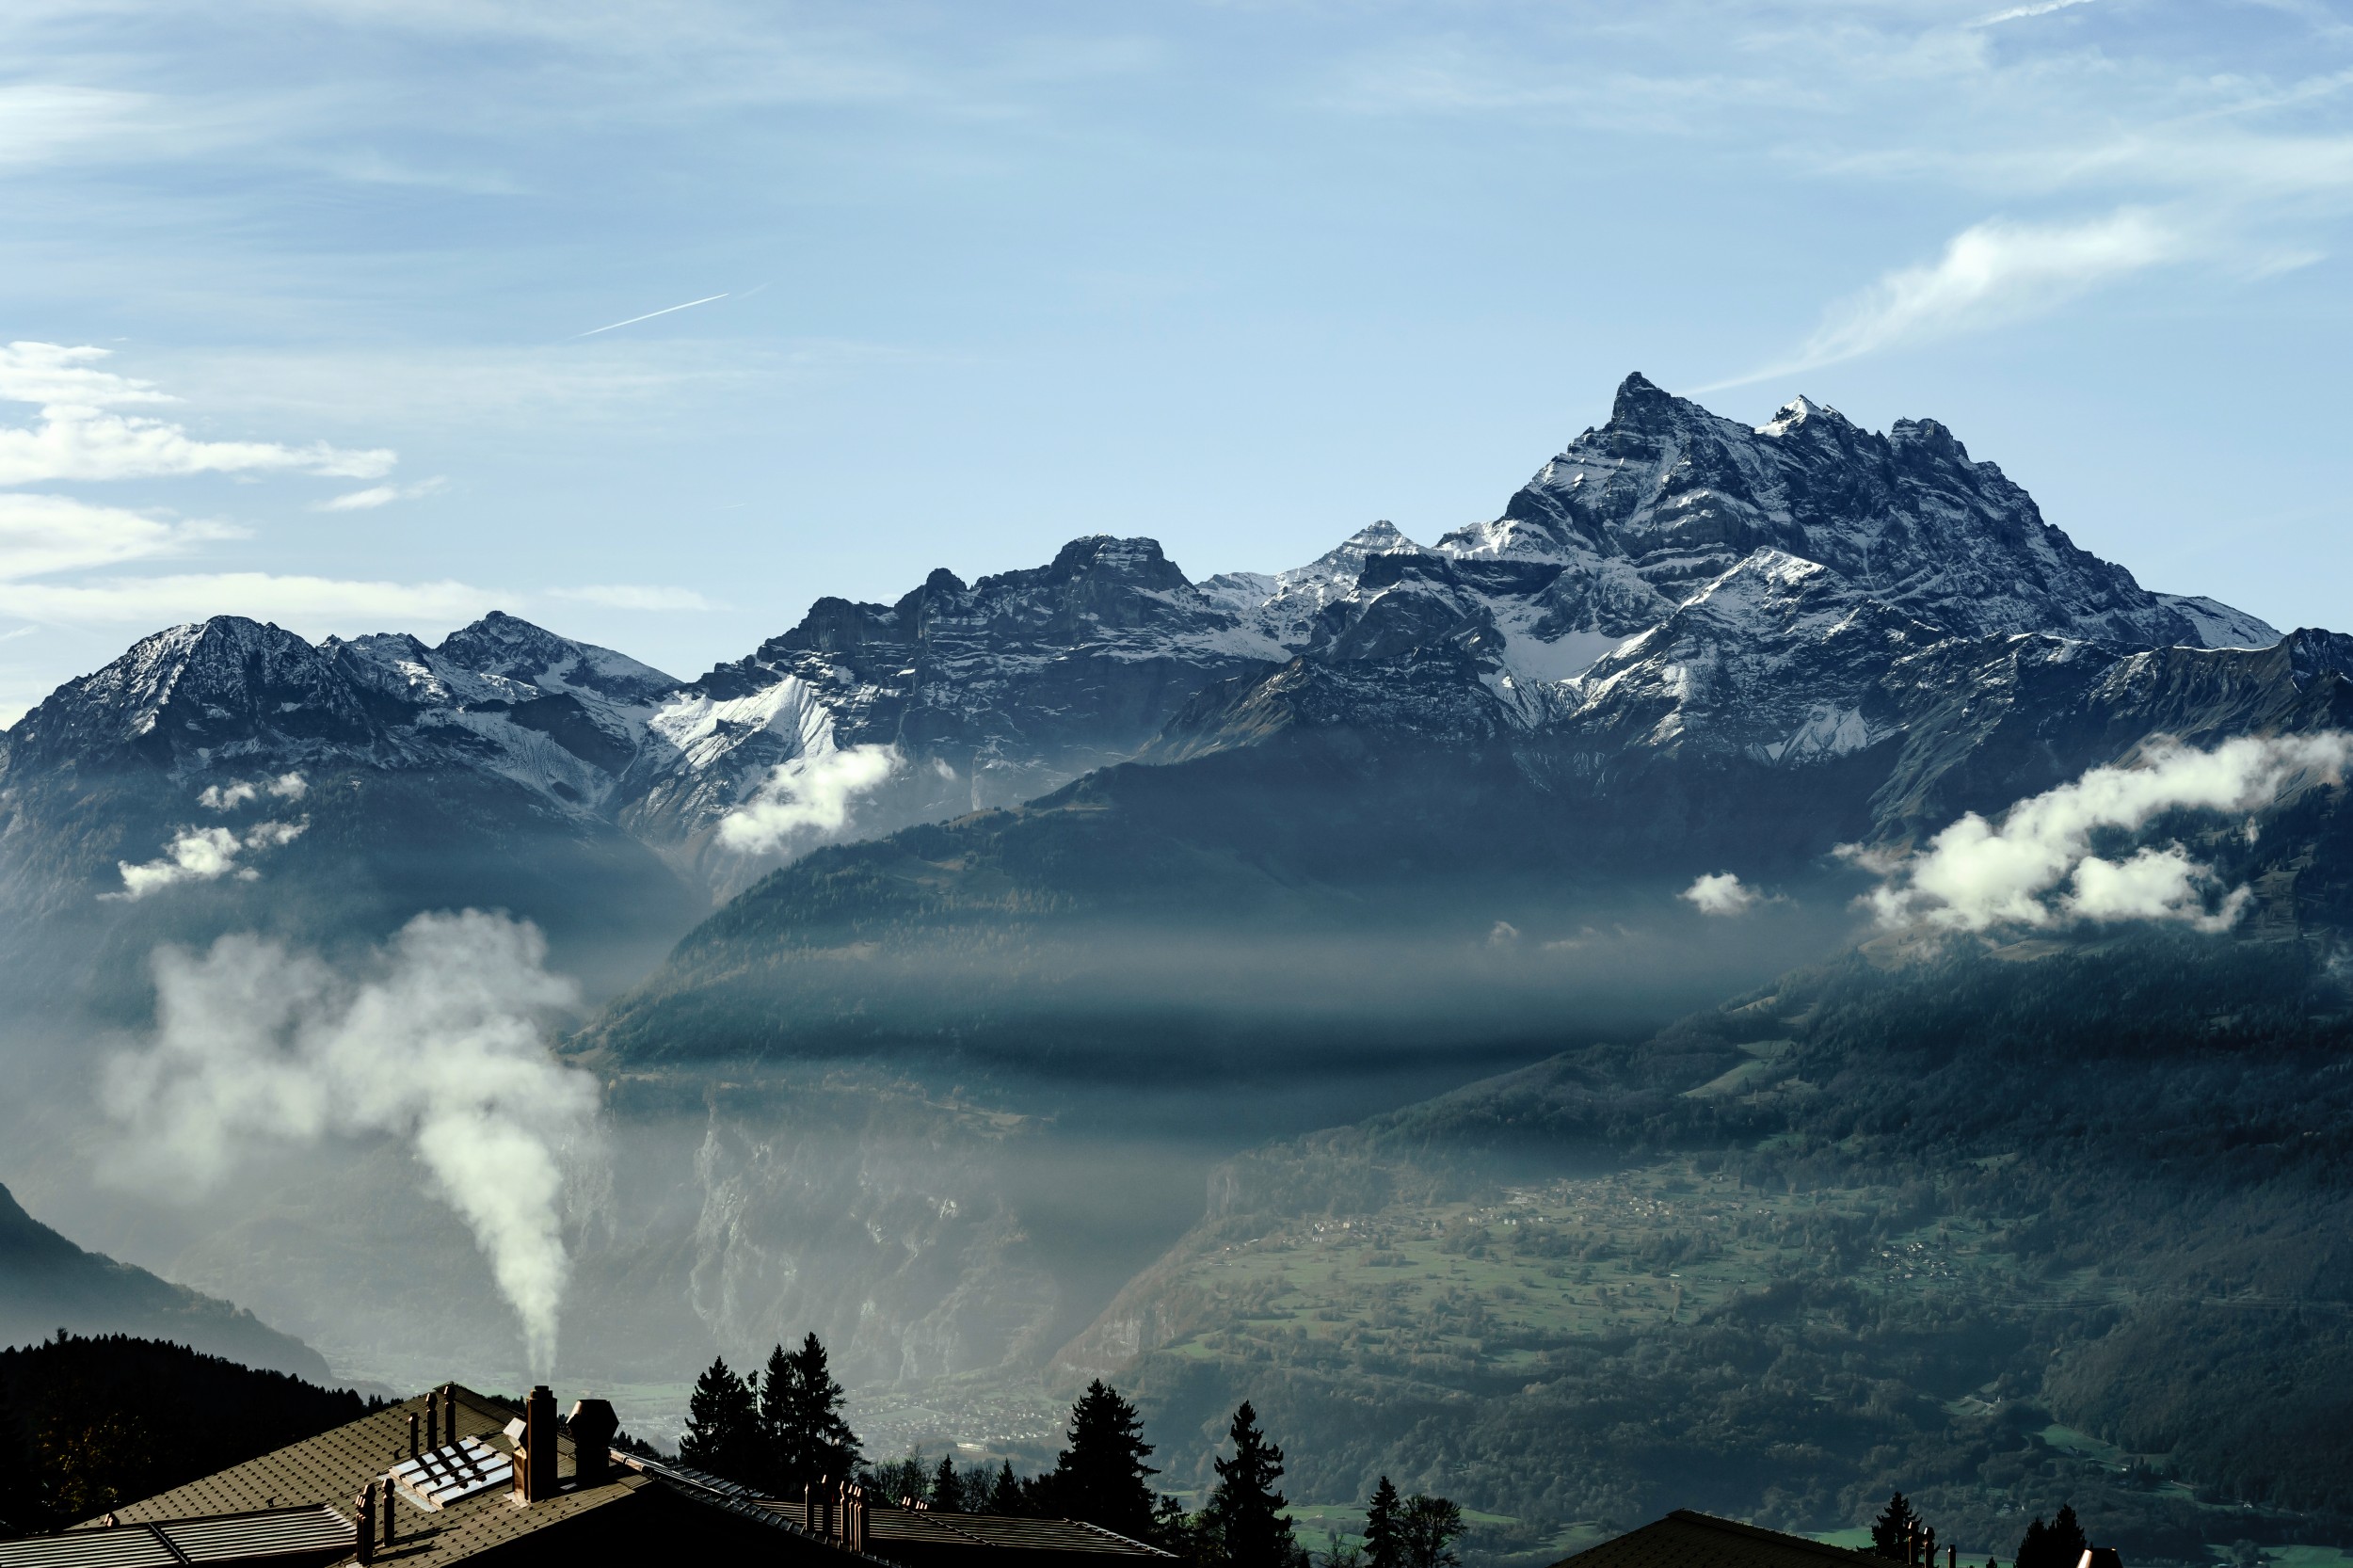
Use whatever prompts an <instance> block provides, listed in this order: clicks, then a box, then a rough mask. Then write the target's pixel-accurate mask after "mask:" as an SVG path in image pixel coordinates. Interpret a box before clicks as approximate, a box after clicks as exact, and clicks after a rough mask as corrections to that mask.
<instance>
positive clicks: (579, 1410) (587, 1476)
mask: <svg viewBox="0 0 2353 1568" xmlns="http://www.w3.org/2000/svg"><path fill="white" fill-rule="evenodd" d="M571 1429H572V1479H573V1480H574V1481H575V1482H576V1483H577V1484H578V1485H580V1486H584V1487H586V1486H602V1485H603V1484H604V1483H605V1482H606V1481H608V1480H612V1479H613V1439H614V1438H615V1437H616V1436H618V1435H619V1434H620V1431H621V1421H620V1417H619V1416H615V1415H614V1414H613V1406H612V1403H611V1402H610V1401H609V1400H579V1401H578V1402H577V1403H575V1404H574V1405H573V1406H572V1416H571Z"/></svg>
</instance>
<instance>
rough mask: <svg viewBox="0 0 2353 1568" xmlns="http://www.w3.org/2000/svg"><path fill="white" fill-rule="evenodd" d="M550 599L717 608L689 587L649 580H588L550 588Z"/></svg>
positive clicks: (611, 606) (616, 606)
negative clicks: (579, 584) (578, 585)
mask: <svg viewBox="0 0 2353 1568" xmlns="http://www.w3.org/2000/svg"><path fill="white" fill-rule="evenodd" d="M548 597H549V598H550V599H568V600H576V601H578V602H579V603H582V604H600V605H602V606H604V608H606V609H608V610H716V609H719V608H721V606H720V605H717V604H714V603H712V601H711V600H708V599H706V598H704V597H703V596H702V595H701V594H698V593H696V591H695V590H694V589H692V588H668V587H659V586H655V585H653V584H638V583H609V584H589V585H588V586H586V587H582V588H550V589H549V590H548Z"/></svg>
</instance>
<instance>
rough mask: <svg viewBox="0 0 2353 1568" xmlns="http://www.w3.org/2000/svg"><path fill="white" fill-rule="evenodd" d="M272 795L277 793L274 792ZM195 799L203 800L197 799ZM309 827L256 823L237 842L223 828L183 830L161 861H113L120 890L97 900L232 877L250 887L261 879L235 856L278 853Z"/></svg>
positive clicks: (304, 823) (141, 895)
mask: <svg viewBox="0 0 2353 1568" xmlns="http://www.w3.org/2000/svg"><path fill="white" fill-rule="evenodd" d="M289 777H292V775H289ZM232 788H234V789H247V788H248V786H247V785H242V784H240V785H235V786H232ZM273 792H275V791H274V790H273ZM198 798H199V799H200V800H201V799H202V797H201V796H200V797H198ZM297 798H298V797H297ZM208 804H209V803H208ZM232 804H233V803H232ZM218 809H226V808H218ZM310 825H311V820H310V819H309V818H308V817H305V818H303V819H302V820H301V821H299V822H264V823H256V824H253V825H252V826H251V827H250V828H248V829H247V830H246V832H245V835H244V836H243V837H242V838H240V837H239V836H238V835H237V834H236V833H235V832H233V831H232V830H231V829H229V828H226V827H184V828H182V829H181V830H180V831H179V832H178V833H176V834H174V835H173V836H172V840H171V842H170V843H169V844H168V845H167V846H165V849H164V853H163V856H161V858H159V859H154V860H149V861H145V862H143V863H141V864H138V865H134V864H132V863H131V862H130V861H128V860H118V861H116V862H115V869H116V870H118V871H120V872H121V873H122V890H121V891H120V892H119V893H101V894H99V895H98V896H99V897H100V898H102V899H126V900H128V899H142V898H145V897H146V896H147V895H148V894H150V893H159V892H161V891H163V890H164V889H165V888H169V887H173V886H176V885H177V884H179V883H183V882H217V881H219V880H220V879H221V878H222V877H224V876H228V875H231V874H232V873H233V874H234V875H235V876H236V877H237V879H238V880H239V881H241V882H251V881H254V880H255V879H257V878H258V877H260V876H261V874H262V873H261V872H257V871H255V870H254V869H253V868H252V867H251V866H244V865H239V864H238V863H237V856H239V855H241V854H243V853H245V852H246V851H248V850H264V849H280V848H283V847H284V846H285V845H287V844H290V843H292V842H294V841H295V840H296V839H299V838H301V837H302V833H303V829H305V828H307V827H309V826H310Z"/></svg>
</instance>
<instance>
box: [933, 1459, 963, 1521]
mask: <svg viewBox="0 0 2353 1568" xmlns="http://www.w3.org/2000/svg"><path fill="white" fill-rule="evenodd" d="M931 1504H932V1507H934V1508H936V1509H937V1510H938V1511H939V1512H942V1513H961V1512H964V1482H962V1481H960V1480H957V1479H956V1456H955V1455H954V1454H952V1453H947V1454H941V1455H940V1456H939V1468H938V1469H936V1470H935V1471H933V1472H932V1495H931Z"/></svg>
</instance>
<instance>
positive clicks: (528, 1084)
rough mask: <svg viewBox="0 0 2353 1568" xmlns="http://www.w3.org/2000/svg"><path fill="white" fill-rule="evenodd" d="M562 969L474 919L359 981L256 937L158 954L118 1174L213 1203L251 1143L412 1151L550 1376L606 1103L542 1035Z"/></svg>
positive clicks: (131, 1070) (559, 993) (534, 939)
mask: <svg viewBox="0 0 2353 1568" xmlns="http://www.w3.org/2000/svg"><path fill="white" fill-rule="evenodd" d="M546 958H547V943H546V941H545V940H544V939H543V938H542V937H541V936H540V935H539V933H538V931H537V929H536V928H535V927H533V926H531V925H529V924H525V923H519V922H517V921H514V920H508V919H506V918H505V917H504V916H500V915H487V914H483V913H481V912H480V911H477V910H471V909H470V910H467V911H465V912H464V913H462V914H455V915H452V914H431V915H420V916H418V917H417V918H416V919H415V920H410V921H409V922H408V925H407V926H406V927H405V928H403V929H402V931H401V932H400V933H399V935H398V936H395V937H393V939H392V943H391V944H390V946H389V948H387V949H386V950H385V951H384V952H381V953H379V954H378V955H376V962H375V963H374V964H373V965H372V966H371V968H372V969H373V971H374V972H372V973H371V974H369V975H368V976H366V977H365V978H360V979H354V978H350V977H348V976H346V975H344V974H339V973H338V972H336V970H334V969H332V968H329V967H328V965H327V964H325V963H323V962H321V961H320V960H319V959H317V958H315V957H312V956H310V955H308V954H303V953H296V952H288V951H287V950H286V949H284V948H282V947H280V946H279V945H277V944H276V943H273V942H267V941H264V940H262V939H261V938H259V937H257V936H224V937H222V938H220V939H219V940H218V941H216V942H215V943H214V944H213V946H212V949H211V951H210V952H206V953H204V954H202V955H201V956H199V955H197V954H195V953H191V952H186V951H184V950H181V949H177V948H165V949H161V950H159V951H158V952H156V954H155V961H154V967H155V990H156V1029H155V1037H154V1039H153V1041H152V1043H151V1044H150V1045H149V1046H148V1047H147V1048H145V1049H142V1050H138V1051H135V1052H131V1053H128V1054H125V1055H122V1056H120V1057H117V1058H116V1059H115V1060H114V1061H113V1062H111V1063H109V1064H108V1065H107V1068H106V1071H105V1074H104V1079H103V1081H102V1085H101V1097H102V1101H103V1103H104V1107H105V1110H106V1111H107V1112H108V1113H109V1114H110V1115H111V1116H112V1117H113V1118H114V1119H115V1120H116V1121H117V1122H118V1123H120V1125H121V1127H122V1128H123V1130H124V1133H125V1137H124V1139H123V1144H122V1148H121V1150H120V1157H119V1159H118V1160H117V1161H116V1163H115V1166H114V1169H113V1171H112V1172H111V1173H110V1174H112V1175H114V1176H117V1177H118V1178H120V1179H125V1180H132V1181H138V1182H144V1183H149V1184H163V1183H169V1184H174V1185H177V1184H185V1185H186V1186H187V1188H189V1189H190V1190H194V1191H202V1190H203V1189H205V1188H208V1187H210V1186H212V1185H213V1184H215V1183H216V1182H218V1181H219V1180H220V1179H221V1178H222V1177H223V1176H227V1175H228V1174H229V1172H230V1171H231V1170H232V1168H234V1166H235V1165H236V1163H237V1160H238V1158H239V1156H240V1154H241V1152H242V1151H243V1150H245V1149H246V1148H248V1146H251V1145H253V1144H259V1143H263V1142H269V1141H275V1142H278V1143H283V1144H317V1143H319V1142H321V1141H322V1140H325V1139H328V1138H330V1137H366V1136H390V1137H393V1138H398V1139H401V1140H404V1141H406V1142H407V1143H408V1144H409V1145H410V1147H411V1148H412V1149H413V1151H414V1153H415V1155H416V1158H417V1160H419V1162H420V1163H422V1164H423V1165H424V1169H425V1172H426V1173H427V1176H428V1185H429V1186H430V1188H431V1189H432V1191H433V1192H434V1193H435V1194H436V1195H437V1196H438V1197H440V1199H441V1200H442V1201H443V1202H445V1203H447V1204H448V1205H449V1206H450V1207H451V1208H454V1209H455V1210H456V1212H457V1213H458V1215H459V1216H460V1217H461V1218H462V1219H464V1221H465V1222H466V1224H467V1226H468V1227H469V1228H470V1229H471V1230H472V1232H473V1237H474V1240H475V1241H476V1242H477V1243H478V1244H479V1245H480V1246H481V1248H482V1251H483V1252H484V1254H485V1255H486V1256H488V1258H489V1260H490V1268H491V1272H492V1274H493V1276H494V1277H495V1278H496V1280H497V1283H498V1288H499V1291H500V1293H501V1294H502V1295H504V1297H505V1298H506V1300H507V1302H508V1303H509V1304H512V1305H513V1307H514V1308H515V1311H516V1313H517V1315H518V1316H519V1317H520V1319H521V1320H522V1326H523V1332H524V1336H525V1338H526V1340H527V1341H528V1344H529V1348H530V1353H531V1359H532V1364H533V1366H534V1368H536V1369H540V1370H544V1369H546V1368H549V1367H551V1366H552V1363H553V1359H554V1353H555V1331H556V1315H557V1308H558V1306H559V1304H560V1302H561V1299H562V1296H563V1291H564V1286H565V1281H566V1277H567V1273H568V1268H569V1260H568V1256H567V1254H566V1251H565V1246H564V1239H563V1233H562V1225H561V1212H560V1199H561V1197H562V1193H563V1188H564V1180H565V1176H566V1171H567V1164H568V1161H577V1160H582V1159H584V1158H586V1157H588V1156H589V1155H591V1154H592V1153H593V1148H594V1142H595V1136H596V1115H597V1103H598V1093H597V1084H596V1080H595V1079H594V1078H593V1077H591V1076H590V1075H589V1074H587V1073H584V1072H582V1071H580V1070H578V1069H577V1068H571V1067H566V1066H563V1065H561V1064H558V1063H557V1062H556V1061H555V1060H554V1059H553V1058H552V1056H550V1055H549V1053H548V1048H547V1044H546V1038H545V1033H544V1030H543V1025H544V1022H545V1020H546V1019H547V1018H548V1016H550V1015H551V1014H552V1013H555V1012H557V1011H559V1010H562V1009H565V1008H568V1007H570V1006H571V1005H573V1003H574V1001H575V1000H576V999H575V992H574V987H573V985H572V983H571V982H570V981H568V980H567V979H565V978H563V977H561V976H558V975H552V974H550V973H549V972H548V971H547V969H546V968H545V963H546ZM167 1190H168V1189H167Z"/></svg>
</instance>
